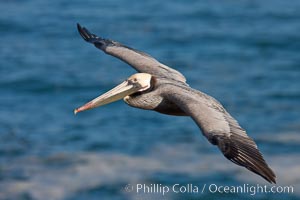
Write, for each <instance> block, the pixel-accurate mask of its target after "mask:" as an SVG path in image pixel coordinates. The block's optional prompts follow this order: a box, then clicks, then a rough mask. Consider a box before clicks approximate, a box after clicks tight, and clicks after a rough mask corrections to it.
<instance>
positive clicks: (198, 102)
mask: <svg viewBox="0 0 300 200" xmlns="http://www.w3.org/2000/svg"><path fill="white" fill-rule="evenodd" d="M77 28H78V31H79V33H80V35H81V36H82V38H83V39H84V40H85V41H87V42H90V43H92V44H94V45H95V46H96V47H97V48H98V49H101V50H102V51H104V52H105V53H106V54H109V55H112V56H114V57H117V58H119V59H121V60H122V61H124V62H126V63H127V64H129V65H131V66H132V67H133V68H134V69H136V70H137V71H138V72H139V73H137V74H134V75H132V76H130V77H129V78H128V79H127V80H126V81H124V82H123V83H121V84H120V85H118V86H117V87H115V88H113V89H112V90H110V91H108V92H106V93H105V94H103V95H101V96H99V97H97V98H95V99H94V100H92V101H90V102H88V103H87V104H85V105H83V106H81V107H80V108H77V109H75V110H74V113H75V114H76V113H78V112H81V111H84V110H88V109H92V108H95V107H98V106H102V105H105V104H108V103H111V102H114V101H117V100H120V99H122V98H123V100H124V101H125V102H126V103H127V104H128V105H130V106H133V107H136V108H140V109H146V110H154V111H157V112H160V113H163V114H168V115H177V116H190V117H191V118H192V119H193V120H194V121H195V122H196V124H197V125H198V126H199V128H200V129H201V131H202V133H203V135H204V136H205V137H206V138H207V139H208V141H209V142H210V143H211V144H213V145H217V146H218V147H219V149H220V150H221V152H222V153H223V154H224V156H225V157H226V158H227V159H229V160H230V161H232V162H233V163H235V164H237V165H240V166H243V167H245V168H247V169H248V170H250V171H252V172H254V173H256V174H258V175H260V176H262V177H263V178H265V179H266V180H267V181H269V182H270V183H276V180H275V178H276V176H275V174H274V172H273V171H272V170H271V169H270V167H269V166H268V165H267V163H266V161H265V160H264V158H263V156H262V154H261V153H260V151H259V150H258V148H257V145H256V144H255V142H254V141H253V139H251V138H250V137H249V136H248V135H247V134H246V132H245V130H244V129H243V128H241V127H240V125H239V124H238V122H237V121H236V120H235V119H234V118H233V117H232V116H231V115H230V114H229V113H228V112H227V111H226V110H225V109H224V107H223V106H222V105H221V104H220V103H219V102H218V101H217V100H216V99H214V98H213V97H211V96H209V95H207V94H204V93H203V92H200V91H198V90H195V89H193V88H191V87H190V86H189V85H188V84H187V83H186V79H185V77H184V76H183V75H182V74H181V73H180V72H178V71H176V70H174V69H172V68H170V67H168V66H166V65H164V64H162V63H160V62H159V61H157V60H156V59H154V58H153V57H151V56H150V55H148V54H146V53H143V52H141V51H138V50H136V49H133V48H130V47H127V46H125V45H122V44H121V43H119V42H116V41H113V40H109V39H103V38H101V37H98V36H96V35H94V34H92V33H90V32H89V31H88V30H87V29H86V28H84V27H81V26H80V25H79V24H77Z"/></svg>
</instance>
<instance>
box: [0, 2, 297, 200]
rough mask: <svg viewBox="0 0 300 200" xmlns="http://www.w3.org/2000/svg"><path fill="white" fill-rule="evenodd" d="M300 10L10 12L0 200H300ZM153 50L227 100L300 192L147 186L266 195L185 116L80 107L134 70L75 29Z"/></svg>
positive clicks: (2, 19)
mask: <svg viewBox="0 0 300 200" xmlns="http://www.w3.org/2000/svg"><path fill="white" fill-rule="evenodd" d="M299 10H300V2H299V1H296V0H291V1H280V0H275V1H273V0H272V1H271V0H266V1H258V0H242V1H233V0H232V1H208V0H207V1H206V0H205V1H196V0H188V1H179V0H176V1H160V0H152V1H137V0H134V1H120V0H110V1H98V0H89V1H79V0H75V1H67V0H52V1H38V0H10V1H1V2H0V12H1V14H0V35H1V37H0V44H1V45H0V93H1V96H0V199H5V200H11V199H19V200H23V199H24V200H25V199H33V200H35V199H58V200H71V199H72V200H73V199H74V200H82V199H186V198H189V199H202V198H204V199H220V198H224V199H239V198H243V199H248V198H249V199H250V198H253V197H254V198H256V199H276V198H280V199H297V198H299V197H300V190H299V189H300V174H299V172H300V161H299V155H300V149H299V145H300V135H299V130H300V85H299V80H300V34H299V32H300V12H299ZM77 22H79V23H80V24H82V25H84V26H86V27H88V28H89V29H90V30H91V31H93V32H95V33H97V34H98V35H100V36H102V37H105V38H111V39H114V40H116V41H119V42H122V43H124V44H126V45H128V46H131V47H134V48H136V49H139V50H142V51H145V52H147V53H149V54H151V55H152V56H153V57H155V58H157V59H158V60H159V61H161V62H162V63H164V64H167V65H168V66H171V67H173V68H175V69H177V70H179V71H180V72H182V73H183V74H184V75H185V76H186V78H187V80H188V83H189V84H190V86H192V87H194V88H196V89H198V90H201V91H203V92H205V93H208V94H210V95H212V96H214V97H215V98H216V99H218V100H219V101H220V102H222V104H223V105H224V107H225V108H226V109H227V110H228V111H229V112H230V113H231V114H232V115H233V116H234V117H235V118H236V119H237V120H238V121H239V123H240V124H241V126H242V127H243V128H245V129H246V130H247V132H248V134H249V135H250V136H251V137H252V138H253V139H254V140H255V141H256V142H257V145H258V147H259V149H260V150H261V152H262V153H263V155H264V157H265V159H266V161H267V162H268V163H269V164H270V166H271V168H273V169H274V171H275V173H276V174H277V177H278V178H277V180H278V185H281V186H293V188H294V191H293V192H290V193H288V192H282V193H280V194H278V193H277V194H273V193H263V192H262V193H259V194H255V195H250V194H249V193H238V194H236V193H230V194H221V193H212V192H209V191H208V190H205V191H204V193H201V191H200V192H199V193H193V192H181V193H174V192H169V193H168V194H166V195H162V194H161V193H153V192H152V193H151V192H141V193H137V192H135V191H127V190H126V186H127V185H128V184H129V185H130V187H131V186H132V187H133V189H136V188H134V187H135V186H136V185H137V184H148V185H151V184H161V185H162V186H168V187H171V186H173V185H174V184H177V183H178V184H181V185H187V184H193V185H195V186H199V188H202V186H203V185H205V184H206V185H209V184H218V185H229V186H230V185H234V186H238V185H243V184H250V185H256V184H261V185H267V186H270V185H269V184H268V183H267V182H266V181H265V180H263V179H262V178H261V177H259V176H257V175H255V174H253V173H251V172H249V171H248V170H246V169H244V168H241V167H238V166H236V165H234V164H233V163H231V162H230V161H227V160H226V159H225V158H223V156H222V155H221V153H220V152H219V150H218V149H217V148H216V147H214V146H212V145H210V144H209V143H208V142H207V141H206V139H205V138H204V137H203V136H202V135H201V132H200V130H199V129H198V127H197V126H196V125H195V123H194V122H193V121H192V120H191V119H190V118H188V117H174V116H167V115H162V114H158V113H155V112H152V111H145V110H138V109H134V108H131V107H129V106H127V105H126V104H125V103H124V102H122V101H119V102H116V103H112V104H110V105H106V106H103V107H101V108H98V109H95V110H91V111H86V112H83V113H80V114H78V115H77V116H75V115H74V114H73V110H74V108H76V107H78V106H80V105H82V104H84V103H85V102H87V101H89V100H91V99H92V98H94V97H96V96H98V95H100V94H101V93H103V92H105V91H107V90H109V89H111V88H112V87H114V86H115V85H117V84H119V83H120V82H121V81H123V80H124V79H126V78H127V77H129V76H130V75H131V74H133V73H135V71H134V70H133V69H132V68H130V67H129V66H128V65H127V64H125V63H123V62H121V61H119V60H117V59H115V58H113V57H110V56H108V55H106V54H104V53H103V52H101V51H99V50H98V49H96V48H94V47H93V46H92V45H90V44H88V43H85V42H84V41H83V40H82V39H81V37H80V35H79V34H78V33H77V29H76V23H77Z"/></svg>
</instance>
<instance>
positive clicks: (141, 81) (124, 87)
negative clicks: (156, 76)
mask: <svg viewBox="0 0 300 200" xmlns="http://www.w3.org/2000/svg"><path fill="white" fill-rule="evenodd" d="M151 78H152V76H151V75H150V74H147V73H137V74H134V75H132V76H130V77H129V78H128V79H127V80H126V81H124V82H123V83H121V84H120V85H118V86H116V87H115V88H113V89H111V90H109V91H108V92H106V93H104V94H102V95H100V96H98V97H96V98H95V99H93V100H91V101H90V102H88V103H86V104H85V105H83V106H81V107H79V108H77V109H75V110H74V113H75V114H76V113H78V112H81V111H85V110H89V109H92V108H96V107H99V106H103V105H105V104H109V103H112V102H114V101H118V100H120V99H122V98H126V97H127V96H129V95H132V94H134V93H137V92H143V91H145V90H148V89H149V88H150V87H151Z"/></svg>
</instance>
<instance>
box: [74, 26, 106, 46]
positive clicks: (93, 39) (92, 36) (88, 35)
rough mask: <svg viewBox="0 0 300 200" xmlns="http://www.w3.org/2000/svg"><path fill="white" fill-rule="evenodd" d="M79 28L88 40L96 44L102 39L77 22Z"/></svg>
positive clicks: (82, 35)
mask: <svg viewBox="0 0 300 200" xmlns="http://www.w3.org/2000/svg"><path fill="white" fill-rule="evenodd" d="M77 30H78V32H79V34H80V36H81V37H82V38H83V39H84V40H85V41H87V42H90V43H93V44H95V42H97V41H98V42H99V40H101V38H99V37H98V36H97V35H95V34H92V33H91V32H90V31H89V30H88V29H87V28H85V27H82V26H81V25H80V24H79V23H77Z"/></svg>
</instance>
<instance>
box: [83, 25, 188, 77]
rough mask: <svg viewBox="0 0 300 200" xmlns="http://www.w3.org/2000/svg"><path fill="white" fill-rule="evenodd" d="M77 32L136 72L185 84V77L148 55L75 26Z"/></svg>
mask: <svg viewBox="0 0 300 200" xmlns="http://www.w3.org/2000/svg"><path fill="white" fill-rule="evenodd" d="M77 28H78V31H79V33H80V35H81V36H82V38H83V39H84V40H85V41H87V42H90V43H92V44H94V45H95V46H96V47H97V48H99V49H101V50H102V51H104V52H105V53H107V54H109V55H112V56H114V57H117V58H119V59H121V60H123V61H124V62H126V63H127V64H129V65H131V66H132V67H133V68H134V69H136V70H137V71H138V72H143V73H149V74H152V75H154V76H158V77H165V78H170V79H174V80H177V81H182V82H185V81H186V79H185V77H184V76H183V75H182V74H181V73H180V72H178V71H176V70H174V69H172V68H170V67H168V66H166V65H164V64H162V63H160V62H158V61H157V60H156V59H154V58H153V57H151V56H150V55H148V54H146V53H144V52H141V51H138V50H136V49H133V48H130V47H127V46H125V45H122V44H120V43H119V42H115V41H113V40H108V39H103V38H101V37H98V36H97V35H94V34H92V33H90V32H89V31H88V30H87V29H86V28H85V27H81V26H80V25H79V24H77Z"/></svg>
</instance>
